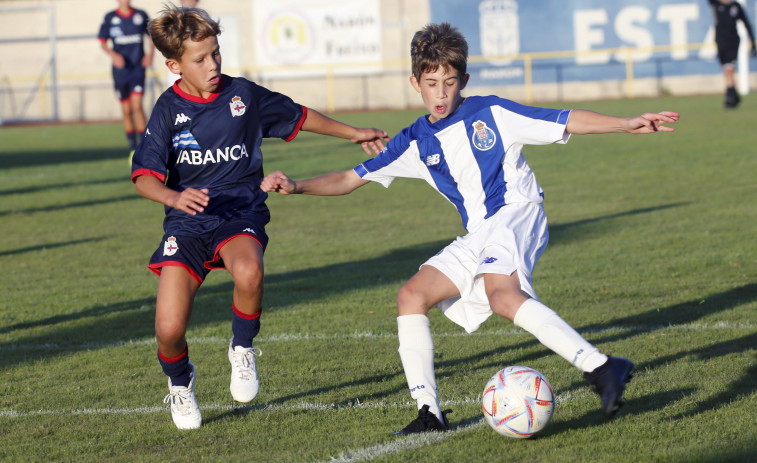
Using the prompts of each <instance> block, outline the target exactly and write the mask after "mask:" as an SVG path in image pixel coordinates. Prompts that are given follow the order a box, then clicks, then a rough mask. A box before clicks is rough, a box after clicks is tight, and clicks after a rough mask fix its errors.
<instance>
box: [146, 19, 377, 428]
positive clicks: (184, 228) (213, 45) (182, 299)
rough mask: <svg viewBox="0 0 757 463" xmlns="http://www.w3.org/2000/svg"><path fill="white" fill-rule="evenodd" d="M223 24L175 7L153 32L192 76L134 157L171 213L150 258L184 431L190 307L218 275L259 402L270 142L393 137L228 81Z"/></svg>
mask: <svg viewBox="0 0 757 463" xmlns="http://www.w3.org/2000/svg"><path fill="white" fill-rule="evenodd" d="M219 33H220V27H219V25H218V23H217V22H216V21H214V20H212V19H211V18H210V17H209V16H208V14H207V13H206V12H205V11H203V10H200V9H185V8H178V7H168V8H167V9H165V10H164V11H162V12H161V15H160V17H158V18H157V19H156V20H154V21H152V22H151V23H150V35H151V36H152V38H153V41H154V42H155V46H156V47H157V48H158V50H160V52H161V53H163V55H164V56H165V57H166V64H167V66H168V67H169V68H170V69H171V71H173V72H174V73H176V74H181V76H182V78H181V80H179V81H178V82H177V83H175V84H174V85H173V86H172V87H171V88H169V89H168V90H166V91H165V92H164V93H163V94H162V95H161V97H160V98H159V99H158V101H157V102H156V104H155V107H154V109H153V113H152V115H151V117H150V120H149V122H148V124H147V131H146V133H145V138H144V140H143V141H142V143H140V144H139V146H138V148H137V150H136V153H135V154H134V159H133V165H132V176H131V178H132V180H133V181H134V183H135V184H136V187H137V191H138V192H139V193H140V194H141V195H142V196H144V197H145V198H148V199H151V200H153V201H156V202H159V203H162V204H164V205H165V213H166V215H165V220H164V223H163V227H164V230H165V235H164V236H163V240H162V242H161V244H160V245H159V246H158V249H157V250H156V251H155V253H154V254H153V255H152V257H151V259H150V264H149V268H150V269H151V270H152V271H154V272H155V273H156V274H158V275H159V276H160V281H159V284H158V296H157V304H156V313H155V333H156V338H157V343H158V359H159V361H160V364H161V366H162V368H163V371H164V373H165V374H166V375H167V376H168V387H169V394H168V395H167V396H166V399H165V400H166V402H168V403H170V404H171V415H172V417H173V421H174V423H175V425H176V426H177V427H178V428H180V429H193V428H197V427H199V426H200V425H201V423H202V417H201V413H200V409H199V406H198V404H197V398H196V395H195V384H196V378H197V372H196V370H195V367H194V365H193V364H192V362H190V361H189V350H188V345H187V340H186V337H185V334H186V330H187V325H188V322H189V318H190V315H191V312H192V304H193V300H194V297H195V294H196V293H197V290H198V289H199V287H200V285H201V284H202V282H203V280H204V279H205V277H206V275H207V274H208V272H210V270H212V269H222V268H225V269H226V270H228V271H229V273H230V274H231V276H232V278H233V280H234V293H233V302H232V310H231V316H232V325H231V328H232V333H233V337H232V338H231V341H230V343H229V346H228V357H229V361H230V362H231V384H230V390H231V395H232V397H233V398H234V399H235V400H237V401H239V402H249V401H251V400H252V399H253V398H254V397H255V396H256V395H257V393H258V389H259V378H258V374H257V370H256V364H255V357H256V356H258V355H260V351H259V350H258V349H255V348H253V339H254V337H255V336H256V335H257V334H258V332H259V330H260V314H261V299H262V296H263V252H264V250H265V248H266V245H267V243H268V236H267V235H266V232H265V225H266V224H267V223H268V220H269V211H268V208H267V206H266V204H265V200H266V197H267V194H266V193H264V192H263V191H261V189H260V188H259V185H260V181H261V180H262V178H263V160H262V153H261V151H260V146H261V142H262V139H263V138H271V137H275V138H283V139H285V140H287V141H289V140H292V139H293V138H295V136H297V133H298V132H299V131H300V130H307V131H310V132H316V133H320V134H325V135H331V136H336V137H340V138H346V139H349V140H351V141H352V142H354V143H360V144H362V145H363V149H364V150H365V151H366V152H367V153H368V154H371V150H373V152H375V153H378V152H379V151H381V149H382V148H383V147H384V144H383V141H382V139H387V135H386V133H385V132H382V131H379V130H376V129H357V128H354V127H351V126H348V125H345V124H342V123H340V122H337V121H335V120H333V119H330V118H328V117H325V116H323V115H321V114H319V113H318V112H316V111H314V110H310V109H308V108H306V107H304V106H302V105H299V104H297V103H295V102H293V101H292V100H291V99H290V98H289V97H287V96H284V95H281V94H279V93H274V92H271V91H269V90H267V89H265V88H263V87H261V86H259V85H256V84H255V83H253V82H250V81H248V80H246V79H242V78H232V77H229V76H227V75H223V74H221V54H220V50H219V47H218V40H217V36H218V34H219Z"/></svg>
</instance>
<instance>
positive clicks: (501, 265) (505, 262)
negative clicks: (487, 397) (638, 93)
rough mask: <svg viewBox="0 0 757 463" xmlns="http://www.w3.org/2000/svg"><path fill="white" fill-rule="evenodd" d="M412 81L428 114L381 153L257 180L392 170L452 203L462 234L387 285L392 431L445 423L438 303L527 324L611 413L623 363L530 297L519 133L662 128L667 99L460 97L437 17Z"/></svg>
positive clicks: (337, 181)
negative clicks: (396, 421) (605, 109)
mask: <svg viewBox="0 0 757 463" xmlns="http://www.w3.org/2000/svg"><path fill="white" fill-rule="evenodd" d="M411 57H412V71H413V75H412V77H410V82H411V84H412V86H413V88H415V90H416V91H417V92H419V93H420V94H421V98H422V100H423V104H424V106H425V107H426V109H427V110H428V111H429V112H430V114H428V115H426V116H423V117H421V118H419V119H418V120H417V121H415V123H413V124H412V125H410V126H409V127H407V128H405V129H404V130H402V131H401V132H400V133H399V134H398V135H396V136H395V137H394V138H393V139H392V140H391V141H390V142H389V143H388V144H387V146H386V149H385V150H384V151H382V153H381V154H380V155H379V156H377V157H375V158H373V159H370V160H368V161H366V162H364V163H362V164H360V165H359V166H357V167H355V168H354V169H351V170H346V171H343V172H332V173H330V174H326V175H323V176H320V177H316V178H312V179H308V180H302V181H294V180H292V179H290V178H289V177H287V176H286V175H285V174H283V173H282V172H273V173H271V174H269V175H268V176H266V178H265V179H263V183H262V184H261V188H262V189H263V190H264V191H267V192H270V191H276V192H279V193H281V194H297V193H300V194H311V195H342V194H347V193H349V192H351V191H353V190H355V189H356V188H358V187H361V186H363V185H365V184H366V183H368V182H369V181H375V182H379V183H381V184H382V185H384V186H386V187H388V186H389V184H390V183H391V182H392V181H393V180H394V179H395V178H397V177H407V178H418V179H423V180H425V181H426V182H428V183H429V184H430V185H431V186H432V187H433V188H434V189H436V190H437V191H438V192H439V193H441V195H442V196H444V197H445V198H446V199H447V200H449V201H450V202H451V203H452V204H453V205H454V206H455V207H456V208H457V211H458V212H459V213H460V216H461V218H462V221H463V226H464V227H465V229H466V230H467V232H468V234H467V235H465V236H463V237H459V238H457V239H456V240H455V241H454V242H452V244H450V245H449V246H447V247H446V248H444V249H443V250H442V251H441V252H439V253H438V254H437V255H436V256H434V257H432V258H431V259H429V260H428V261H426V262H425V263H424V264H423V265H422V266H421V267H420V270H419V271H418V273H416V274H415V276H413V277H412V278H411V279H410V280H409V281H408V282H407V283H405V284H404V285H403V286H402V288H400V290H399V294H398V295H397V306H398V317H397V327H398V335H399V353H400V358H401V360H402V365H403V368H404V370H405V377H406V379H407V383H408V386H409V388H410V394H411V396H412V398H413V399H415V400H416V402H417V405H418V409H419V410H418V416H417V418H415V419H414V420H413V421H412V422H411V423H410V424H409V425H408V426H406V427H405V428H403V429H402V430H400V431H398V434H407V433H417V432H425V431H437V430H438V431H444V430H447V429H448V428H449V423H448V421H447V418H446V416H445V415H446V413H447V411H445V412H442V411H441V409H440V406H439V398H438V391H437V384H436V378H435V374H434V344H433V340H432V338H431V328H430V325H429V319H428V317H427V315H426V314H427V313H428V311H429V310H430V308H431V307H433V306H435V305H438V307H439V308H440V309H441V310H442V312H444V314H445V315H446V316H447V317H448V318H450V319H451V320H452V321H453V322H455V323H457V324H458V325H460V326H462V327H463V328H464V329H465V330H466V331H467V332H469V333H470V332H473V331H475V330H476V329H478V327H479V326H480V325H481V324H482V323H483V322H484V321H485V320H486V319H487V318H488V317H489V316H490V315H491V314H492V313H496V314H498V315H501V316H503V317H505V318H507V319H508V320H510V321H512V322H514V323H515V325H517V326H519V327H521V328H523V329H525V330H526V331H528V332H530V333H532V334H533V335H534V336H536V338H537V339H538V340H539V341H540V342H541V343H542V344H544V345H545V346H547V347H548V348H550V349H551V350H552V351H554V352H556V353H557V354H559V355H560V356H561V357H563V358H565V359H566V360H568V361H569V362H570V363H571V364H573V365H574V366H575V367H577V368H579V369H580V370H582V371H583V372H584V375H585V377H586V379H587V380H588V381H589V383H590V384H591V385H592V387H593V388H594V390H595V391H596V392H597V393H598V394H599V395H600V397H601V401H602V410H603V412H604V414H605V415H606V416H607V417H608V418H609V417H612V416H613V415H614V414H615V413H616V412H617V410H618V408H619V407H620V405H621V404H622V395H623V391H624V389H625V385H626V383H627V382H628V381H629V380H630V378H631V371H632V368H633V364H632V363H631V362H630V361H629V360H627V359H624V358H619V357H608V356H606V355H604V354H602V353H601V352H600V351H599V350H598V349H597V348H596V347H594V346H593V345H591V344H589V343H588V342H587V341H586V340H584V339H583V338H582V337H581V336H580V335H579V334H578V333H577V332H576V331H575V330H574V329H573V328H571V327H570V326H569V325H568V324H567V323H566V322H565V321H564V320H563V319H562V318H560V316H558V315H557V313H555V312H554V311H553V310H552V309H550V308H549V307H547V306H546V305H544V304H542V303H541V302H539V299H538V298H537V296H536V293H535V291H534V289H533V287H532V283H531V275H532V272H533V269H534V266H535V265H536V261H537V260H538V258H539V256H540V255H541V253H542V252H543V251H544V249H545V247H546V245H547V240H548V237H549V235H548V232H547V219H546V217H545V215H544V210H543V208H542V199H543V193H542V189H541V187H540V186H539V184H538V183H537V182H536V179H535V177H534V174H533V172H532V170H531V169H530V167H529V166H528V164H527V163H526V160H525V158H524V157H523V154H522V152H521V151H522V148H523V146H524V145H528V144H531V145H534V144H547V143H565V142H567V141H568V139H569V138H570V135H571V134H574V133H575V134H588V133H611V132H626V133H654V132H657V131H666V132H667V131H672V130H673V129H672V128H668V127H666V126H663V125H662V124H663V123H672V122H675V121H676V120H678V114H677V113H674V112H670V111H665V112H661V113H659V114H655V113H647V114H642V115H640V116H637V117H631V118H621V117H614V116H606V115H603V114H598V113H594V112H591V111H585V110H573V111H570V110H558V109H545V108H535V107H529V106H523V105H520V104H517V103H514V102H512V101H509V100H505V99H502V98H499V97H496V96H487V97H469V98H464V97H463V96H462V95H461V91H462V90H463V89H464V88H465V85H466V84H467V82H468V78H469V75H468V74H466V69H467V57H468V45H467V43H466V41H465V38H464V37H463V36H462V34H460V33H459V32H458V30H457V29H455V28H453V27H452V26H450V25H449V24H447V23H444V24H432V25H429V26H427V27H426V28H424V29H423V30H421V31H419V32H418V33H416V34H415V36H414V37H413V40H412V44H411Z"/></svg>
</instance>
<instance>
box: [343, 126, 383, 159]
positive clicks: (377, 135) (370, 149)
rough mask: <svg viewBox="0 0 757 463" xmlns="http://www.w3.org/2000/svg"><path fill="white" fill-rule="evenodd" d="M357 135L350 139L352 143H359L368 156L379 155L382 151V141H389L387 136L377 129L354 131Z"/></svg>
mask: <svg viewBox="0 0 757 463" xmlns="http://www.w3.org/2000/svg"><path fill="white" fill-rule="evenodd" d="M356 130H357V132H358V135H357V136H356V137H355V138H351V139H350V141H351V142H352V143H360V145H362V147H363V150H364V151H365V153H366V154H367V155H368V156H372V155H374V154H379V153H380V152H381V150H383V149H384V141H389V134H387V133H386V132H384V131H383V130H378V129H356Z"/></svg>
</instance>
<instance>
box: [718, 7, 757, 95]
mask: <svg viewBox="0 0 757 463" xmlns="http://www.w3.org/2000/svg"><path fill="white" fill-rule="evenodd" d="M710 6H711V7H712V15H713V19H714V21H715V43H716V44H717V46H718V60H719V61H720V65H721V66H723V76H724V77H725V86H726V89H725V103H724V104H725V107H726V108H735V107H736V106H738V105H739V103H740V102H741V97H739V94H738V92H737V91H736V81H735V79H734V74H735V72H736V61H737V60H738V55H739V44H740V43H741V39H740V38H739V31H738V29H737V24H738V22H739V21H741V22H742V23H744V27H746V30H747V32H748V33H749V38H750V39H751V44H752V46H751V55H752V56H757V48H755V44H754V31H753V30H752V25H751V23H750V22H749V19H747V16H746V14H745V13H744V8H742V6H741V4H740V3H739V2H735V1H733V0H710Z"/></svg>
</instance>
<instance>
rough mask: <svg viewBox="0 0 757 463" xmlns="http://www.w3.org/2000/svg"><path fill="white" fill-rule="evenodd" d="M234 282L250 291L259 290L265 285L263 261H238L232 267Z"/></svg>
mask: <svg viewBox="0 0 757 463" xmlns="http://www.w3.org/2000/svg"><path fill="white" fill-rule="evenodd" d="M232 277H233V278H234V284H235V285H236V286H237V287H238V288H244V289H246V290H248V291H259V290H260V289H261V288H262V286H263V265H262V262H254V261H246V262H242V263H237V264H235V265H234V268H233V269H232Z"/></svg>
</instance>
